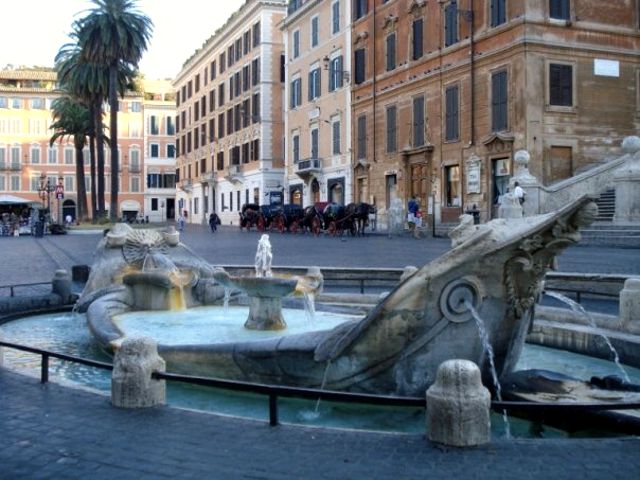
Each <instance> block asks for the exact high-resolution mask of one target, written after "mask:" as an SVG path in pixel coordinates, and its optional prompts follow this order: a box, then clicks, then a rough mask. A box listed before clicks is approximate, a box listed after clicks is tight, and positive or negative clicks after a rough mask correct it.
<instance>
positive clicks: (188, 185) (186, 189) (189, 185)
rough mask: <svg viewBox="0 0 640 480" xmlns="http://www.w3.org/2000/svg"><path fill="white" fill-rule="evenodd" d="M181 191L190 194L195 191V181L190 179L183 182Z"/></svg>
mask: <svg viewBox="0 0 640 480" xmlns="http://www.w3.org/2000/svg"><path fill="white" fill-rule="evenodd" d="M180 190H182V191H184V192H190V191H191V190H193V181H192V180H191V179H190V178H187V179H185V180H182V181H181V182H180Z"/></svg>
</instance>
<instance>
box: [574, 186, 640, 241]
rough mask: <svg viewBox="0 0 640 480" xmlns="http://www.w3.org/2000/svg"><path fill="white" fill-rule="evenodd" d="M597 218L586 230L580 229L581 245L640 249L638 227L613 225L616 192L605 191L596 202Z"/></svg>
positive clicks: (612, 190)
mask: <svg viewBox="0 0 640 480" xmlns="http://www.w3.org/2000/svg"><path fill="white" fill-rule="evenodd" d="M596 203H597V204H598V218H597V219H596V221H595V222H594V223H593V224H592V225H591V226H589V227H588V228H585V229H582V230H581V233H582V241H581V242H580V243H581V244H583V245H602V246H610V247H633V248H640V225H614V224H613V216H614V214H615V211H616V191H615V190H614V189H613V188H610V189H607V190H605V191H604V192H602V193H601V194H600V197H598V199H597V200H596Z"/></svg>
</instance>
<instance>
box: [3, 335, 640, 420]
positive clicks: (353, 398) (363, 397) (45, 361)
mask: <svg viewBox="0 0 640 480" xmlns="http://www.w3.org/2000/svg"><path fill="white" fill-rule="evenodd" d="M0 347H7V348H13V349H17V350H21V351H25V352H29V353H34V354H37V355H40V356H41V364H40V382H41V383H47V382H48V381H49V359H50V358H51V357H53V358H57V359H60V360H65V361H69V362H75V363H80V364H82V365H87V366H90V367H94V368H99V369H103V370H113V364H110V363H106V362H99V361H96V360H89V359H86V358H81V357H76V356H73V355H67V354H63V353H57V352H52V351H49V350H43V349H40V348H33V347H28V346H25V345H20V344H16V343H11V342H5V341H1V340H0ZM151 378H153V379H155V380H169V381H176V382H182V383H188V384H191V385H200V386H206V387H212V388H219V389H224V390H231V391H238V392H247V393H254V394H261V395H266V396H267V397H268V401H269V425H271V426H277V425H278V424H279V421H278V399H279V398H280V397H288V398H304V399H311V400H326V401H334V402H342V403H359V404H368V405H379V406H396V407H413V408H426V398H421V397H391V396H383V395H372V394H365V393H351V392H341V391H335V390H316V389H311V388H298V387H285V386H280V385H266V384H261V383H250V382H241V381H234V380H223V379H219V378H209V377H197V376H190V375H177V374H173V373H166V372H153V373H152V374H151ZM491 408H492V409H493V410H496V411H504V410H518V411H527V412H540V411H548V412H551V413H561V412H568V411H571V412H575V411H576V410H579V411H591V412H593V411H606V410H634V409H640V402H621V403H615V404H614V403H570V402H557V403H533V402H522V401H492V402H491Z"/></svg>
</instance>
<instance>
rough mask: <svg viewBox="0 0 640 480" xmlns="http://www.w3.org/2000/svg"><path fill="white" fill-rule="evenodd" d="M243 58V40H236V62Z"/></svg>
mask: <svg viewBox="0 0 640 480" xmlns="http://www.w3.org/2000/svg"><path fill="white" fill-rule="evenodd" d="M240 57H242V38H238V39H236V62H237V61H238V60H240Z"/></svg>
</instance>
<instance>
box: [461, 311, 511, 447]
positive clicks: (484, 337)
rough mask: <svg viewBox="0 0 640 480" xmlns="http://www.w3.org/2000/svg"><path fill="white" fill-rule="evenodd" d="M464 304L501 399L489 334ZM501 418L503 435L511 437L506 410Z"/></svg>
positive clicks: (473, 312)
mask: <svg viewBox="0 0 640 480" xmlns="http://www.w3.org/2000/svg"><path fill="white" fill-rule="evenodd" d="M464 305H465V307H467V309H468V310H469V312H471V316H472V317H473V319H474V321H475V322H476V327H478V333H479V335H480V340H481V341H482V349H483V351H484V353H485V354H486V356H487V358H488V359H489V367H490V370H491V378H492V379H493V387H494V389H495V392H496V398H497V399H498V401H499V402H501V401H502V387H501V386H500V381H499V380H498V372H497V371H496V364H495V355H494V353H493V347H492V346H491V342H490V341H489V334H488V333H487V329H486V328H485V324H484V321H483V320H482V317H480V314H479V313H478V311H477V310H476V309H475V308H474V306H473V305H472V304H471V302H469V301H468V300H464ZM502 419H503V420H504V426H505V435H506V437H507V438H511V428H510V425H509V417H508V416H507V411H506V410H503V411H502Z"/></svg>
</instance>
